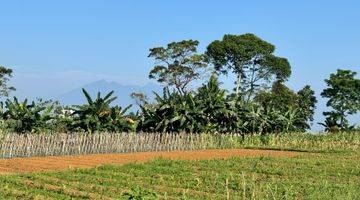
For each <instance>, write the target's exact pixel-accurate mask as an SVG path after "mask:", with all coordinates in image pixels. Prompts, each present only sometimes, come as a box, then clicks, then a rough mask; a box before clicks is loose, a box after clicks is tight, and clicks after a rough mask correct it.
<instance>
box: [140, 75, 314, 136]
mask: <svg viewBox="0 0 360 200" xmlns="http://www.w3.org/2000/svg"><path fill="white" fill-rule="evenodd" d="M300 94H301V95H300ZM300 98H304V99H300ZM305 98H309V99H305ZM155 100H156V102H155V103H154V104H149V103H145V104H144V105H141V106H140V107H141V110H142V112H141V114H140V120H139V124H138V130H139V131H145V132H192V133H206V132H211V133H242V134H246V133H263V134H265V133H280V132H288V131H300V132H304V131H305V130H306V129H307V128H309V125H308V121H309V120H311V119H312V116H313V109H314V107H315V103H316V99H315V97H314V96H313V91H312V90H311V89H310V88H309V87H308V86H307V87H305V89H303V90H301V91H299V95H298V94H296V93H294V92H292V91H291V90H290V89H288V88H287V87H286V86H284V85H282V84H280V83H277V84H274V86H273V90H272V91H271V92H265V91H264V92H262V93H260V94H259V95H258V96H257V97H256V102H245V101H243V100H242V99H241V98H238V97H236V96H231V95H230V96H227V94H226V91H225V90H223V89H221V88H220V87H219V82H218V80H217V78H216V76H215V75H213V76H211V78H210V80H209V82H208V83H207V84H204V85H203V86H201V87H200V88H199V89H198V91H197V92H194V94H191V93H190V94H185V95H181V94H179V93H177V92H174V93H170V92H169V90H168V89H167V88H165V90H164V94H163V96H162V97H160V96H159V95H158V94H156V99H155ZM302 111H304V112H302Z"/></svg>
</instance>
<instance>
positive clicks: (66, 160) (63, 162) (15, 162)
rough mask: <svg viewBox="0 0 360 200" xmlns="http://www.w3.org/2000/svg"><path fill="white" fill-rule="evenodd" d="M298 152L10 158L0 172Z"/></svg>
mask: <svg viewBox="0 0 360 200" xmlns="http://www.w3.org/2000/svg"><path fill="white" fill-rule="evenodd" d="M296 155H298V153H296V152H291V151H273V150H250V149H232V150H198V151H170V152H139V153H125V154H94V155H82V156H54V157H33V158H11V159H0V174H8V173H22V172H39V171H54V170H66V169H73V168H89V167H95V166H99V165H103V164H125V163H132V162H145V161H149V160H153V159H156V158H166V159H182V160H202V159H213V158H229V157H284V156H285V157H292V156H296Z"/></svg>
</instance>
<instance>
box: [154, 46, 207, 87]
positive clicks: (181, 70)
mask: <svg viewBox="0 0 360 200" xmlns="http://www.w3.org/2000/svg"><path fill="white" fill-rule="evenodd" d="M198 45H199V42H198V41H196V40H183V41H180V42H172V43H170V44H168V45H167V46H166V47H156V48H152V49H150V54H149V57H151V58H154V59H155V61H156V65H155V66H154V68H153V69H152V70H151V71H150V74H149V78H151V79H156V80H157V81H158V82H160V83H162V84H164V85H165V86H169V87H175V89H176V90H177V91H178V92H180V93H181V94H185V93H187V87H188V86H189V84H190V83H191V82H192V81H194V80H196V79H199V78H200V77H201V75H202V72H203V70H205V69H206V67H207V63H206V62H205V56H204V55H202V54H197V46H198Z"/></svg>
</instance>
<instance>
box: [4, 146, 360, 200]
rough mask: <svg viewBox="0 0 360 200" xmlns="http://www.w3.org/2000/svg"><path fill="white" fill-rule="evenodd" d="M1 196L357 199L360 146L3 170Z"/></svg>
mask: <svg viewBox="0 0 360 200" xmlns="http://www.w3.org/2000/svg"><path fill="white" fill-rule="evenodd" d="M0 197H1V198H0V199H19V198H20V199H21V198H23V199H46V198H53V199H101V198H104V199H106V198H111V199H226V198H228V197H229V198H230V199H359V197H360V152H359V151H358V150H355V151H350V150H348V151H342V152H331V153H301V154H300V155H299V156H297V157H294V158H269V157H260V158H231V159H227V160H222V159H215V160H207V161H206V160H204V161H180V160H178V161H169V160H164V159H159V160H155V161H151V162H148V163H145V164H127V165H123V166H115V165H107V166H101V167H97V168H93V169H78V170H70V171H63V172H51V173H50V172H48V173H35V174H18V175H8V176H0Z"/></svg>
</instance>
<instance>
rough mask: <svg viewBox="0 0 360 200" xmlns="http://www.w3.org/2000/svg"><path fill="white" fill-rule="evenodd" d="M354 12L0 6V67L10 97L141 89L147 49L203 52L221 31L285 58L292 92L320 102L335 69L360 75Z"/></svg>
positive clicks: (183, 4) (286, 5) (311, 6)
mask: <svg viewBox="0 0 360 200" xmlns="http://www.w3.org/2000/svg"><path fill="white" fill-rule="evenodd" d="M359 10H360V1H356V0H353V1H320V0H319V1H306V0H303V1H239V0H238V1H235V0H234V1H230V0H229V1H226V0H223V1H209V0H207V1H205V0H198V1H190V0H182V1H165V0H163V1H159V0H158V1H145V0H144V1H134V0H122V1H115V0H114V1H110V0H107V1H90V0H86V1H85V0H84V1H81V0H77V1H70V0H69V1H66V0H62V1H56V2H55V1H37V0H33V1H16V0H12V1H5V0H0V27H1V31H0V65H5V66H8V67H12V68H13V69H14V70H15V74H14V75H15V77H14V79H13V81H12V83H13V84H14V85H15V86H16V87H17V88H18V91H17V93H16V94H17V95H20V96H31V97H33V96H41V97H52V96H55V95H59V94H61V93H64V92H66V91H69V90H71V89H73V88H76V87H79V86H82V85H84V84H87V83H89V82H92V81H96V80H99V79H107V80H112V81H117V82H120V83H123V84H145V83H146V82H148V81H149V80H148V79H147V73H148V72H149V70H150V69H151V67H152V63H153V62H152V60H150V59H149V58H147V55H148V49H149V48H151V47H155V46H159V45H165V44H167V43H169V42H172V41H178V40H183V39H197V40H199V41H200V48H199V49H200V51H203V50H204V49H205V47H206V45H207V44H209V43H210V42H211V41H213V40H215V39H221V37H222V36H223V35H224V34H226V33H231V34H243V33H248V32H250V33H254V34H256V35H258V36H259V37H261V38H263V39H264V40H267V41H269V42H271V43H273V44H274V45H275V46H276V47H277V50H276V54H277V55H279V56H282V57H286V58H288V59H289V61H290V63H291V65H292V72H293V73H292V77H291V78H290V79H289V81H288V85H289V86H290V87H291V88H293V89H294V90H298V89H300V88H301V87H303V86H304V85H306V84H310V85H311V86H312V87H313V88H314V89H315V90H316V92H317V94H319V93H320V92H321V90H322V89H323V88H324V87H325V84H324V82H323V80H324V79H325V78H327V77H328V76H329V74H330V73H332V72H334V71H336V69H337V68H346V69H351V70H354V71H357V72H359V73H360V57H359V52H360V26H359V19H360V12H359ZM232 81H233V80H232V79H231V78H223V82H224V87H227V88H231V87H232ZM324 102H325V100H323V99H319V105H318V106H319V108H320V109H319V112H318V113H317V121H320V120H321V117H320V116H321V111H322V110H324V109H325V108H324ZM352 119H353V121H355V122H359V121H360V117H359V115H357V116H355V117H353V118H352Z"/></svg>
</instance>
